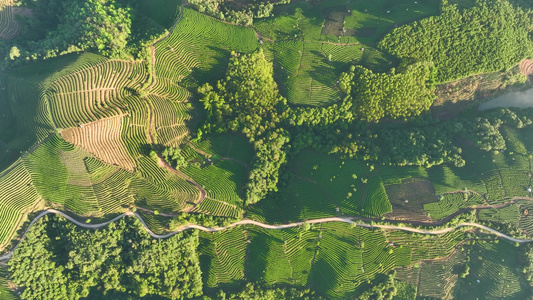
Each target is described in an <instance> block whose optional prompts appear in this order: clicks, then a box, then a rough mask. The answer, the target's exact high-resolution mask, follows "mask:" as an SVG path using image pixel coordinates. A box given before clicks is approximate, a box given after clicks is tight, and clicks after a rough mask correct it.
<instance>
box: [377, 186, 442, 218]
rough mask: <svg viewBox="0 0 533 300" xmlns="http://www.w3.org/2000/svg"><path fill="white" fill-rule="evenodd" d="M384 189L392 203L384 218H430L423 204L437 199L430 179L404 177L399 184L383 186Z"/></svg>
mask: <svg viewBox="0 0 533 300" xmlns="http://www.w3.org/2000/svg"><path fill="white" fill-rule="evenodd" d="M385 190H386V192H387V196H388V197H389V200H390V203H391V205H392V212H390V213H387V214H385V215H384V216H385V218H387V219H395V220H416V221H430V220H431V218H429V217H427V216H426V213H425V211H424V204H426V203H430V202H435V201H437V199H436V196H435V189H434V188H433V185H432V184H431V181H428V180H421V179H415V178H410V179H404V180H403V181H402V183H401V184H391V185H387V186H385ZM406 201H407V202H406Z"/></svg>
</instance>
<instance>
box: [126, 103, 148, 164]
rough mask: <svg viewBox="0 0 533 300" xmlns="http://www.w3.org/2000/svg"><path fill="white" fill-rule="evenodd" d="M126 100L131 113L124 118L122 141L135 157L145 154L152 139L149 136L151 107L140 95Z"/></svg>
mask: <svg viewBox="0 0 533 300" xmlns="http://www.w3.org/2000/svg"><path fill="white" fill-rule="evenodd" d="M124 102H125V103H127V104H128V107H129V113H130V114H129V115H126V116H124V117H123V118H122V122H123V125H122V132H121V141H123V142H124V146H125V147H126V149H127V150H128V153H129V155H130V156H131V157H133V158H139V157H140V156H142V155H145V154H146V153H145V152H146V151H145V148H143V147H145V146H146V145H148V144H150V143H151V142H152V141H151V140H150V138H149V135H148V130H149V125H150V124H149V122H148V120H149V119H150V109H149V106H148V103H146V101H145V100H142V99H140V98H139V97H135V96H131V97H126V98H125V99H124Z"/></svg>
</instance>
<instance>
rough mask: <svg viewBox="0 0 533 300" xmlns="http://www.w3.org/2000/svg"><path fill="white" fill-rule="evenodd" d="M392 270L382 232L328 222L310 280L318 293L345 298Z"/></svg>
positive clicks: (324, 227)
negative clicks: (369, 281)
mask: <svg viewBox="0 0 533 300" xmlns="http://www.w3.org/2000/svg"><path fill="white" fill-rule="evenodd" d="M394 267H395V263H394V256H393V255H390V254H389V248H388V246H387V243H386V241H385V237H384V235H383V233H382V232H380V231H372V230H368V229H364V228H351V227H350V226H349V225H348V224H343V223H328V224H323V226H322V227H321V228H320V236H319V242H318V243H317V252H316V255H315V262H314V264H313V267H312V269H311V273H310V280H312V281H311V282H312V285H313V286H314V287H316V289H317V291H319V292H320V293H322V294H325V295H327V296H329V297H331V298H340V299H346V298H347V297H348V296H349V295H352V294H353V293H354V292H355V291H356V288H357V287H358V286H359V285H360V284H362V283H363V282H366V281H368V280H372V279H374V278H375V276H376V275H377V274H386V273H388V272H389V271H390V270H392V269H393V268H394Z"/></svg>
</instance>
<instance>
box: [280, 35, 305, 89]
mask: <svg viewBox="0 0 533 300" xmlns="http://www.w3.org/2000/svg"><path fill="white" fill-rule="evenodd" d="M303 47H304V43H303V42H301V41H285V42H279V43H275V44H274V78H275V79H276V82H277V83H278V86H279V90H280V93H281V94H282V95H283V96H285V97H286V98H287V99H297V98H298V94H297V93H296V90H295V89H293V88H292V87H294V86H295V85H296V77H297V76H298V72H299V69H300V65H301V61H302V54H303V49H304V48H303Z"/></svg>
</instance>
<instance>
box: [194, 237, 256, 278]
mask: <svg viewBox="0 0 533 300" xmlns="http://www.w3.org/2000/svg"><path fill="white" fill-rule="evenodd" d="M247 240H248V239H247V234H246V231H245V230H244V228H242V227H236V228H231V229H228V230H224V231H220V232H214V233H206V232H201V233H200V248H199V252H200V255H201V257H200V260H201V262H202V264H201V266H202V273H203V274H204V283H205V284H206V286H207V287H209V288H213V287H217V288H220V287H226V286H232V285H235V284H237V283H239V282H241V281H243V280H244V261H245V256H246V246H247Z"/></svg>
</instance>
